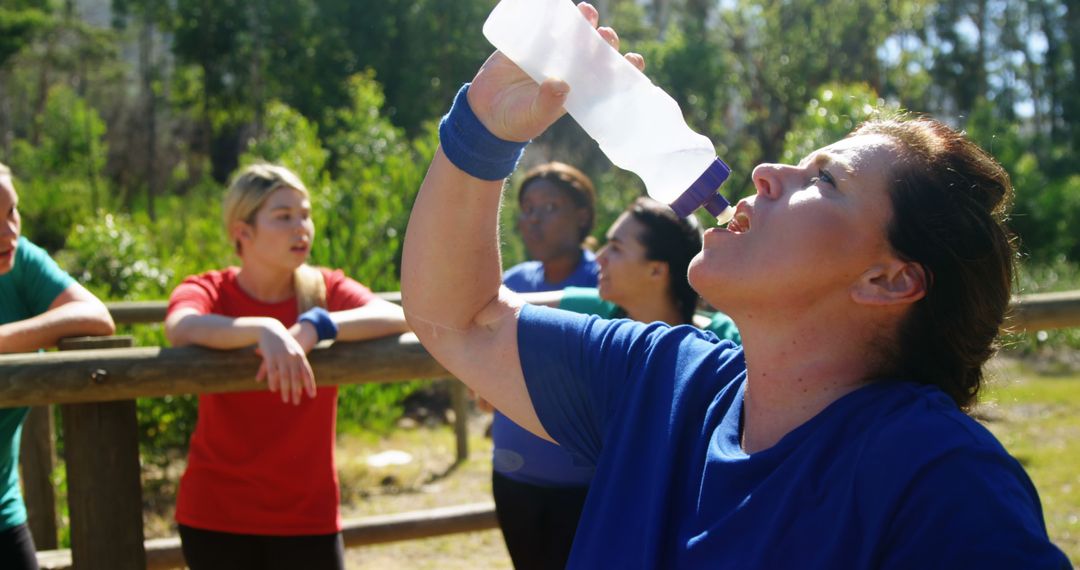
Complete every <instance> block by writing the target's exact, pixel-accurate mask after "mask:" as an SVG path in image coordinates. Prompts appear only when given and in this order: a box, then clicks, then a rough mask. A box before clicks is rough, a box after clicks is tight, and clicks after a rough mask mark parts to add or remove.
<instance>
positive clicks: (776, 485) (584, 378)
mask: <svg viewBox="0 0 1080 570" xmlns="http://www.w3.org/2000/svg"><path fill="white" fill-rule="evenodd" d="M579 6H580V7H581V10H582V12H583V14H584V15H585V16H586V17H587V18H588V19H589V20H590V21H591V22H592V24H593V25H594V26H595V25H596V21H597V14H596V11H595V9H594V8H592V7H591V6H589V5H587V4H581V5H579ZM599 32H600V34H601V35H602V36H603V37H604V38H606V39H607V40H608V41H609V42H610V43H611V44H612V45H613V46H615V47H616V48H617V47H618V40H617V37H616V36H615V33H614V32H613V31H612V30H610V29H608V28H602V29H600V30H599ZM627 59H628V60H629V61H631V63H634V64H636V65H637V66H638V67H639V68H641V67H643V65H644V62H643V60H642V59H641V57H640V56H637V55H633V54H631V55H629V56H627ZM568 89H569V87H568V86H567V85H566V84H565V83H564V82H561V81H558V80H554V79H552V80H548V81H545V82H544V83H543V84H541V85H536V83H534V82H532V80H531V79H529V77H528V76H527V75H525V74H524V73H523V72H521V71H520V70H519V69H518V68H517V66H515V65H514V64H513V63H511V62H510V61H509V60H507V59H506V58H505V57H504V56H503V55H502V54H499V53H496V54H495V55H493V56H492V57H491V58H489V59H488V61H487V62H486V63H485V64H484V66H483V67H482V68H481V70H480V72H479V73H478V74H477V75H476V77H475V78H474V80H473V82H472V83H471V85H469V86H467V87H466V88H464V89H462V91H461V92H460V93H459V95H458V99H457V100H456V101H455V103H454V106H453V108H452V109H451V111H450V113H449V114H448V115H447V116H446V118H444V121H443V125H442V128H441V129H440V134H441V140H442V145H441V151H439V152H437V153H436V155H435V158H434V160H433V162H432V166H431V169H430V170H429V172H428V175H427V177H426V179H425V181H424V184H423V186H422V187H421V190H420V193H419V196H418V197H417V201H416V205H415V207H414V208H413V212H412V219H411V220H410V223H409V229H408V232H407V235H406V242H405V252H404V267H403V271H402V295H403V301H404V303H405V312H406V316H407V318H408V319H409V321H410V323H411V324H412V327H413V330H415V331H416V334H417V336H419V337H420V340H421V341H422V342H423V343H424V345H425V346H426V347H427V348H428V350H429V351H431V353H432V354H433V355H434V356H435V357H436V358H437V359H439V361H440V362H442V363H443V364H444V365H445V366H446V367H447V369H448V370H450V371H451V372H452V373H453V374H454V375H455V376H457V377H458V378H461V379H462V380H463V381H465V382H466V383H467V384H469V385H471V386H472V387H473V389H475V390H476V391H477V392H479V393H480V394H481V395H482V396H484V397H485V398H487V399H488V400H489V401H491V402H492V403H493V404H494V405H495V406H497V407H498V408H499V409H500V410H502V411H503V412H504V413H505V414H506V415H507V416H509V417H510V418H512V419H514V420H515V421H516V422H517V423H518V424H520V425H522V426H524V427H526V428H528V429H530V430H532V431H534V432H535V433H537V434H538V435H541V436H543V437H548V438H550V439H552V440H553V441H556V442H558V443H559V444H561V445H562V446H564V447H566V448H568V449H570V450H572V451H573V452H574V453H576V454H578V455H579V456H580V457H581V458H583V459H585V460H587V461H589V462H591V463H592V464H594V465H596V476H595V477H594V479H593V484H592V486H591V487H590V491H589V496H588V498H587V500H586V503H585V510H584V512H583V514H582V519H581V522H580V524H579V526H578V532H577V535H576V536H575V539H574V548H573V551H572V552H571V555H570V562H569V564H568V567H570V568H597V567H604V568H643V567H648V568H738V569H753V568H763V569H764V568H770V569H771V568H1028V569H1030V568H1054V569H1059V568H1068V567H1069V562H1068V560H1067V559H1066V558H1065V556H1064V555H1063V554H1062V553H1061V551H1060V550H1058V549H1057V548H1056V547H1055V546H1054V545H1053V544H1052V543H1051V542H1050V541H1049V538H1048V537H1047V534H1046V528H1045V525H1044V522H1043V515H1042V510H1041V506H1040V503H1039V497H1038V493H1037V492H1036V490H1035V487H1034V485H1032V483H1031V481H1030V479H1029V478H1028V477H1027V474H1026V473H1025V472H1024V469H1023V467H1021V465H1020V464H1019V463H1018V462H1017V461H1016V460H1015V459H1013V458H1012V457H1011V456H1009V454H1008V453H1007V452H1006V451H1005V449H1004V448H1003V447H1002V446H1001V444H1000V443H998V441H997V440H996V439H994V437H993V436H992V435H991V434H990V433H989V432H988V431H987V430H986V429H985V428H983V427H982V426H981V425H979V424H978V422H976V421H975V420H974V419H972V418H971V417H970V416H968V415H966V414H965V413H964V410H965V409H967V408H968V407H969V406H970V405H971V404H972V402H973V400H974V396H975V394H976V393H977V391H978V386H979V384H980V382H981V378H982V366H983V365H984V364H985V362H986V359H987V358H988V357H989V356H990V354H991V353H992V347H993V343H994V338H995V336H996V334H997V330H998V327H1000V325H1001V323H1002V321H1003V318H1004V314H1005V310H1006V308H1007V307H1008V302H1009V283H1011V281H1012V270H1013V269H1012V266H1013V258H1014V253H1013V249H1012V247H1011V244H1010V239H1009V234H1008V232H1007V231H1006V230H1005V228H1004V227H1003V225H1002V221H1003V218H1004V215H1005V213H1006V211H1007V206H1008V203H1009V199H1010V195H1011V187H1010V185H1009V181H1008V177H1007V176H1006V174H1005V172H1004V170H1003V169H1002V168H1001V167H1000V165H998V163H997V162H996V161H994V159H993V158H991V157H990V156H989V155H987V154H986V153H985V152H983V151H982V150H981V149H979V148H978V147H977V146H975V145H974V144H973V143H971V142H970V141H968V140H967V139H966V138H965V137H964V136H963V135H962V134H961V133H958V132H956V131H954V130H952V129H950V128H949V127H947V126H945V125H943V124H941V123H939V122H936V121H933V120H930V119H918V118H917V119H912V120H881V121H876V122H872V123H870V124H867V125H865V126H862V127H861V128H859V129H857V130H856V131H855V132H854V133H852V135H851V136H849V137H847V138H845V139H843V140H841V141H839V142H837V143H834V144H831V145H829V146H826V147H824V148H822V149H819V150H817V151H815V152H813V153H811V154H810V155H809V156H807V157H806V158H804V159H803V160H802V161H801V162H800V163H799V164H798V165H794V166H788V165H780V164H762V165H760V166H758V167H757V168H755V169H754V172H753V175H752V179H753V183H754V186H755V188H756V193H755V194H754V195H753V196H750V197H749V198H745V199H743V200H741V201H740V202H739V204H738V207H737V209H736V214H735V217H734V219H733V221H732V222H731V223H730V224H729V225H728V226H727V228H726V229H721V228H712V229H709V230H708V231H706V232H705V236H704V241H703V245H702V250H701V252H700V254H699V255H698V256H697V257H695V258H694V260H693V261H692V262H691V264H690V268H689V272H688V275H689V279H690V283H691V285H693V286H694V288H695V289H696V290H697V291H698V292H699V293H701V295H702V297H704V298H705V300H706V301H708V302H709V303H711V304H712V305H714V306H716V307H717V308H719V309H720V310H722V311H724V312H725V313H727V314H728V315H730V316H731V317H732V319H733V320H734V321H735V323H736V324H738V326H739V331H740V333H741V334H742V338H743V347H742V348H740V347H737V346H736V345H734V344H733V343H730V342H727V341H719V340H717V339H716V338H715V337H714V336H712V335H708V334H706V333H702V332H699V331H697V330H695V329H694V328H692V327H668V326H665V325H661V324H652V325H644V324H639V323H635V322H633V321H627V320H615V321H607V320H602V319H598V318H596V317H589V316H583V315H576V314H573V313H568V312H566V311H557V310H554V309H549V308H545V307H535V306H530V305H525V304H523V303H521V302H520V300H518V299H516V298H515V296H514V295H513V294H511V293H509V292H507V291H505V290H503V291H500V289H499V285H498V283H499V253H498V242H497V240H495V239H494V235H495V231H494V230H495V223H496V219H497V215H496V213H497V209H498V203H499V199H500V196H499V195H500V187H501V184H500V182H499V181H498V180H494V181H493V180H492V179H493V178H501V176H502V175H506V174H508V171H509V170H511V169H512V168H513V158H514V157H515V156H516V153H518V152H520V150H521V149H522V148H523V147H524V144H525V143H524V142H516V141H528V140H531V139H532V138H534V137H535V136H537V135H538V134H540V133H541V132H543V131H544V129H546V128H547V127H548V126H549V125H550V124H551V123H552V122H553V121H554V120H555V119H557V118H558V117H559V116H560V115H561V114H562V113H563V109H562V103H563V101H564V100H565V96H566V94H567V92H568ZM627 119H628V120H630V119H632V118H630V117H628V118H627ZM463 123H464V124H468V125H471V126H476V125H480V126H481V127H482V128H475V129H463V128H462V125H463ZM481 148H482V149H484V150H483V151H482V152H476V151H477V149H481ZM432 281H434V282H438V283H441V284H442V285H443V286H442V287H440V288H438V289H437V290H436V289H433V288H430V287H426V286H425V284H426V283H430V282H432Z"/></svg>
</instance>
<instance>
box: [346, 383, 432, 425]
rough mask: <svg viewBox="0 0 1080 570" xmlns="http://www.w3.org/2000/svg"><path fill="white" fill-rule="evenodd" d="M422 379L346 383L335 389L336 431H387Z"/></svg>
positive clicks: (422, 385)
mask: <svg viewBox="0 0 1080 570" xmlns="http://www.w3.org/2000/svg"><path fill="white" fill-rule="evenodd" d="M425 385H426V382H420V381H414V382H402V383H396V384H348V385H344V386H341V388H339V390H338V431H339V432H346V433H347V432H360V431H370V432H374V433H377V434H385V433H388V432H389V431H390V430H391V429H393V427H394V422H396V421H397V419H398V418H400V417H401V413H402V411H403V410H402V406H401V403H402V402H403V401H404V400H405V398H407V397H408V396H409V394H412V393H413V392H415V391H417V390H419V389H420V388H423V387H424V386H425Z"/></svg>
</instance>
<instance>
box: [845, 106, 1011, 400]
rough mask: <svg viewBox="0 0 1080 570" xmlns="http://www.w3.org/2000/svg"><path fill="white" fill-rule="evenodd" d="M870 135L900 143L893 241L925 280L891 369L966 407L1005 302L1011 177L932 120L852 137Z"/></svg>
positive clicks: (897, 123) (868, 127) (887, 122)
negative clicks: (1007, 221) (1007, 220)
mask: <svg viewBox="0 0 1080 570" xmlns="http://www.w3.org/2000/svg"><path fill="white" fill-rule="evenodd" d="M868 134H877V135H883V136H885V137H887V138H889V139H891V140H892V141H893V142H894V143H896V145H897V147H898V150H899V154H900V159H899V160H898V161H897V162H896V163H895V164H894V165H893V166H892V168H891V170H890V172H889V177H890V179H891V182H890V183H889V184H890V188H889V194H890V198H891V201H892V210H893V213H892V220H891V221H890V223H889V227H888V230H887V231H888V239H889V242H890V244H891V245H892V247H893V249H894V250H895V251H896V252H897V254H898V255H900V256H901V257H902V258H904V259H906V260H908V261H913V262H916V263H919V264H920V265H921V266H922V267H923V269H924V271H925V273H926V276H927V284H926V288H927V291H926V296H925V297H924V298H922V299H921V300H919V301H918V302H917V303H916V304H915V306H914V307H913V309H912V311H911V312H910V313H909V314H908V316H907V317H906V318H905V320H904V322H903V323H902V324H901V327H900V330H899V337H898V341H899V342H898V350H897V352H896V354H894V355H893V360H894V369H895V370H896V371H897V372H900V373H903V374H905V375H906V376H909V377H910V378H911V379H912V380H915V381H918V382H922V383H925V384H932V385H935V386H937V387H939V388H940V389H941V390H943V391H944V392H945V393H946V394H948V395H949V396H951V397H952V399H953V400H954V401H955V402H956V403H957V405H959V406H960V407H961V408H962V409H965V410H967V409H970V407H971V406H972V405H973V404H974V403H975V399H976V396H977V394H978V392H979V387H980V385H981V383H982V378H983V365H984V364H985V363H986V361H987V360H988V359H989V358H990V357H991V356H992V355H993V354H994V352H995V350H996V348H997V346H996V343H995V339H996V338H997V335H998V331H999V329H1000V328H1001V325H1002V322H1003V321H1004V317H1005V311H1006V310H1007V308H1008V306H1009V297H1010V292H1011V285H1012V282H1013V273H1014V259H1015V256H1016V253H1015V248H1014V244H1013V240H1012V235H1011V233H1010V232H1009V231H1008V229H1007V228H1006V227H1005V225H1004V222H1005V219H1006V216H1007V213H1008V210H1009V207H1010V205H1011V201H1012V185H1011V183H1010V182H1009V175H1008V173H1006V172H1005V169H1004V168H1002V167H1001V165H1000V164H998V162H997V161H996V160H994V158H993V157H991V156H990V155H989V154H987V153H986V152H985V151H983V150H982V149H981V148H979V147H978V146H977V145H976V144H975V143H973V142H971V141H970V140H968V139H967V138H966V137H965V136H964V134H963V133H961V132H958V131H955V130H953V129H951V128H949V127H948V126H946V125H944V124H942V123H940V122H938V121H935V120H932V119H928V118H922V117H916V118H903V117H901V118H884V119H878V120H873V121H870V122H868V123H865V124H863V125H861V126H860V127H859V128H858V129H856V130H855V131H854V132H853V133H852V135H868Z"/></svg>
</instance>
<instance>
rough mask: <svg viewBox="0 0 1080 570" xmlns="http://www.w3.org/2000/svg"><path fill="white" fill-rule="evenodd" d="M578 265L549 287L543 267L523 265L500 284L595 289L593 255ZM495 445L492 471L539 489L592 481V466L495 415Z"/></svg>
mask: <svg viewBox="0 0 1080 570" xmlns="http://www.w3.org/2000/svg"><path fill="white" fill-rule="evenodd" d="M581 253H582V255H581V262H580V263H578V266H577V267H576V268H574V272H573V273H571V274H570V276H569V277H567V278H566V279H564V280H562V281H560V282H558V283H551V282H548V281H546V280H545V279H544V265H543V264H542V263H540V262H539V261H526V262H525V263H519V264H518V265H515V266H513V267H511V268H510V269H507V270H506V272H504V273H503V284H504V285H506V286H507V287H508V288H509V289H511V290H513V291H517V292H518V293H537V292H542V291H561V290H563V289H565V288H567V287H595V286H596V275H597V273H599V271H600V266H599V265H597V264H596V256H595V255H594V254H593V252H591V251H589V250H587V249H582V250H581ZM491 440H492V443H493V444H494V448H495V449H494V451H493V453H492V458H491V459H492V468H493V469H494V470H495V472H496V473H498V474H500V475H503V476H504V477H508V478H510V479H513V480H514V481H517V482H519V483H528V484H530V485H538V486H541V487H584V486H587V485H588V484H589V481H590V480H592V475H593V468H592V466H585V465H578V464H575V462H574V459H573V457H572V456H571V455H570V454H569V453H568V452H567V451H566V450H565V449H563V448H561V447H559V446H558V445H555V444H554V443H551V442H550V441H547V440H546V439H541V438H539V437H536V436H535V435H533V434H532V433H530V432H529V431H527V430H525V429H524V428H522V427H520V426H518V425H517V424H515V423H514V422H512V421H510V420H509V419H508V418H507V417H506V416H504V415H502V414H501V413H499V412H498V410H496V411H495V418H494V420H493V421H492V424H491Z"/></svg>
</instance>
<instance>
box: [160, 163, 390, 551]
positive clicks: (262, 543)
mask: <svg viewBox="0 0 1080 570" xmlns="http://www.w3.org/2000/svg"><path fill="white" fill-rule="evenodd" d="M223 210H224V218H225V226H226V229H227V232H228V236H229V239H230V240H232V242H233V243H234V244H235V247H236V254H237V255H238V256H239V258H240V267H229V268H226V269H222V270H214V271H208V272H206V273H203V274H201V275H195V276H191V277H188V278H187V279H185V280H184V282H183V283H181V284H180V285H179V286H178V287H177V288H176V289H175V290H174V291H173V293H172V296H171V298H170V299H169V311H168V315H167V317H166V320H165V331H166V334H167V336H168V338H169V342H171V343H172V344H173V345H174V346H184V345H189V344H196V345H200V346H205V347H208V348H217V349H237V348H243V347H248V346H252V345H255V346H257V352H258V354H259V355H260V356H261V358H262V363H261V364H260V366H259V368H258V371H257V372H255V371H254V370H253V373H254V374H255V376H256V380H258V381H265V382H266V385H267V388H268V390H266V391H258V392H238V393H226V394H203V395H200V396H199V419H198V423H197V425H196V427H195V432H194V433H193V434H192V436H191V446H190V450H189V454H188V465H187V470H186V471H185V473H184V476H183V478H182V479H181V481H180V490H179V496H178V498H177V507H176V520H177V522H178V523H179V526H180V537H181V540H182V543H183V551H184V557H185V558H186V560H187V564H188V566H189V567H190V568H192V570H204V569H215V568H228V569H230V570H236V569H241V568H251V569H268V568H301V567H302V568H312V569H317V568H318V569H321V568H331V569H340V568H344V561H343V560H344V549H343V543H342V539H341V533H340V531H341V519H340V516H339V513H338V502H339V491H338V480H337V472H336V471H335V469H334V435H335V421H336V408H337V388H336V387H333V386H331V387H321V388H320V387H317V386H316V383H315V375H314V373H313V372H312V370H311V365H310V364H309V363H308V360H307V353H308V352H310V351H311V349H312V347H314V346H315V344H316V343H317V342H319V341H320V340H323V339H338V340H364V339H370V338H375V337H380V336H386V335H391V334H396V333H401V332H404V331H405V330H406V328H407V327H406V324H405V319H404V316H403V315H402V312H401V308H400V307H398V306H397V305H394V304H392V303H389V302H386V301H383V300H381V299H379V298H378V297H376V296H374V295H373V294H372V293H371V291H370V290H368V288H367V287H365V286H363V285H361V284H360V283H357V282H356V281H353V280H352V279H349V278H348V277H346V276H345V275H344V274H343V273H342V272H341V271H340V270H336V271H335V270H329V269H324V268H316V267H312V266H310V265H308V264H307V259H308V255H309V254H310V252H311V244H312V241H313V239H314V236H315V227H314V224H313V222H312V220H311V201H310V196H309V194H308V191H307V189H306V188H305V187H304V184H303V183H302V182H301V181H300V180H299V179H298V178H297V176H296V175H295V174H293V173H292V172H290V171H289V170H288V169H286V168H283V167H280V166H273V165H267V164H259V165H254V166H251V167H249V168H246V169H244V170H243V171H242V172H240V174H239V175H238V176H237V177H236V179H235V180H234V181H233V183H232V185H231V186H230V187H229V191H228V194H227V195H226V197H225V203H224V208H223Z"/></svg>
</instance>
